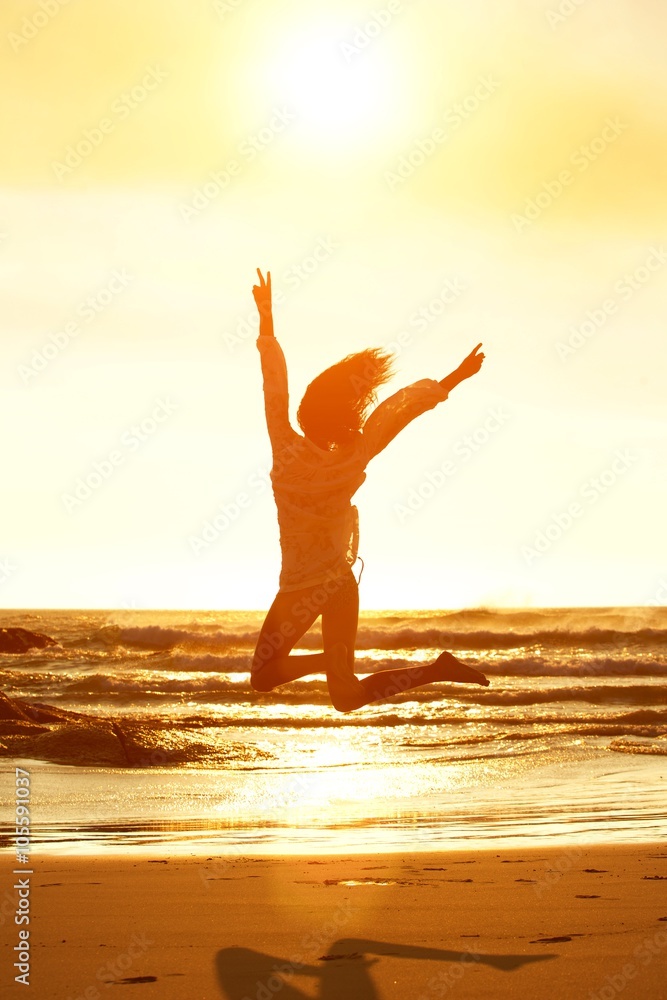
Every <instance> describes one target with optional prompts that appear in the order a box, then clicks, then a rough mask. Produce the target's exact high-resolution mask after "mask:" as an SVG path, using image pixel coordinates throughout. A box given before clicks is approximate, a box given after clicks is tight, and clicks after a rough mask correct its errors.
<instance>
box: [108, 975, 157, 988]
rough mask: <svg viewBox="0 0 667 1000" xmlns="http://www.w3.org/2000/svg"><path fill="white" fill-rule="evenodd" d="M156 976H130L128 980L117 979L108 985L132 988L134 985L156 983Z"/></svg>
mask: <svg viewBox="0 0 667 1000" xmlns="http://www.w3.org/2000/svg"><path fill="white" fill-rule="evenodd" d="M156 982H157V976H131V977H129V978H128V979H117V980H116V981H115V982H114V983H108V984H107V985H109V986H132V985H133V984H134V983H156Z"/></svg>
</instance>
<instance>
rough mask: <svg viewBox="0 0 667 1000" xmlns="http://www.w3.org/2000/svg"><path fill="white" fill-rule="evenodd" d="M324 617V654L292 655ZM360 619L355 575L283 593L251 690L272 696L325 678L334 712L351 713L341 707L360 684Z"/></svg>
mask: <svg viewBox="0 0 667 1000" xmlns="http://www.w3.org/2000/svg"><path fill="white" fill-rule="evenodd" d="M355 598H356V600H355ZM320 614H321V615H322V639H323V645H324V652H322V653H307V654H303V655H300V654H298V655H292V656H290V655H289V654H290V651H291V650H292V648H293V647H294V645H295V644H296V643H297V642H298V641H299V639H300V638H301V637H302V636H303V635H305V633H306V632H307V631H308V629H309V628H310V627H311V625H312V624H313V622H314V621H315V620H316V619H317V618H318V617H319V616H320ZM358 614H359V598H358V594H357V591H356V581H355V580H354V576H353V575H352V573H351V572H350V574H349V576H345V577H342V578H339V579H335V580H330V581H328V582H327V583H325V584H322V585H321V586H315V587H305V588H304V589H303V590H296V591H292V592H291V593H287V594H284V593H279V594H278V595H277V596H276V598H275V600H274V602H273V604H272V605H271V607H270V608H269V611H268V613H267V615H266V618H265V619H264V624H263V625H262V628H261V630H260V634H259V637H258V639H257V646H256V648H255V654H254V657H253V663H252V671H251V674H250V683H251V685H252V687H253V688H254V689H255V690H256V691H272V690H273V689H274V688H275V687H278V685H279V684H287V683H288V682H289V681H294V680H297V679H298V678H299V677H306V676H307V675H308V674H314V673H326V675H327V680H328V681H329V691H330V693H331V694H332V702H333V704H334V707H335V708H338V709H339V710H340V711H349V709H348V708H341V707H340V706H341V704H343V703H345V704H347V702H348V701H349V696H350V690H349V689H350V688H351V687H355V693H356V688H358V685H359V682H358V681H357V680H356V678H355V677H354V671H353V663H354V641H355V637H356V632H357V617H358ZM348 649H349V650H350V651H351V652H350V654H348ZM357 697H358V695H357ZM351 707H355V706H351Z"/></svg>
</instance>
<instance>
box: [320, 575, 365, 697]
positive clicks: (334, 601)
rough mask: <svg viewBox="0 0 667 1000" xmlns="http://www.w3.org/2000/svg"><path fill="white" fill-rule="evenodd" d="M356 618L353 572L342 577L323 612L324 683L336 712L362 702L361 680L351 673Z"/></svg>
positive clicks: (357, 600)
mask: <svg viewBox="0 0 667 1000" xmlns="http://www.w3.org/2000/svg"><path fill="white" fill-rule="evenodd" d="M358 621H359V591H358V589H357V582H356V580H355V579H354V576H353V575H352V574H350V576H349V577H347V578H344V579H343V581H341V584H340V587H339V590H338V591H337V592H334V593H333V594H332V595H331V599H330V600H329V602H328V604H327V606H326V607H325V609H324V611H323V612H322V643H323V646H324V651H325V653H329V655H330V657H331V659H330V662H329V667H328V669H327V683H328V685H329V695H330V697H331V704H332V705H333V707H334V708H335V709H336V710H337V711H339V712H351V711H352V710H353V709H355V708H359V707H360V706H361V705H363V704H365V694H364V690H363V688H362V686H361V683H360V681H359V680H358V679H357V678H356V677H355V676H354V646H355V643H356V641H357V624H358Z"/></svg>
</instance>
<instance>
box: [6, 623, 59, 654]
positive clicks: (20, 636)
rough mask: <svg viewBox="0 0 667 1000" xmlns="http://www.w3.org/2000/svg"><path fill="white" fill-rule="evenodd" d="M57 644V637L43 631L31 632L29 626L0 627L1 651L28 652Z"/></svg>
mask: <svg viewBox="0 0 667 1000" xmlns="http://www.w3.org/2000/svg"><path fill="white" fill-rule="evenodd" d="M57 645H59V644H58V643H57V642H56V640H55V639H52V638H51V636H50V635H44V633H43V632H31V631H30V630H29V629H27V628H0V653H26V652H27V651H28V650H29V649H45V648H46V647H47V646H57Z"/></svg>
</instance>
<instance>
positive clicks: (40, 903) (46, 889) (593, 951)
mask: <svg viewBox="0 0 667 1000" xmlns="http://www.w3.org/2000/svg"><path fill="white" fill-rule="evenodd" d="M167 857H168V856H166V855H164V854H158V853H156V854H155V855H152V856H151V857H150V859H149V858H148V857H146V856H145V855H136V854H135V855H131V854H125V855H122V856H121V855H115V856H103V857H102V858H96V857H92V856H90V855H88V856H75V855H69V856H45V855H35V856H34V858H33V865H34V866H33V869H32V871H33V873H34V874H33V875H32V876H30V889H31V894H30V912H31V922H30V953H31V963H30V986H31V990H30V991H26V988H25V986H22V985H19V984H15V983H14V982H13V976H14V971H13V970H12V969H11V963H12V962H13V961H14V960H15V955H16V953H15V952H13V950H12V949H13V946H14V945H15V944H17V943H18V930H19V928H18V927H16V925H15V924H14V921H13V909H14V906H15V895H16V890H14V889H12V884H13V882H12V879H13V878H14V876H12V874H11V871H12V869H13V862H14V858H13V856H12V855H10V854H4V856H3V885H2V891H1V892H0V897H1V898H2V899H3V900H4V903H3V906H2V914H3V916H2V917H1V918H0V921H1V923H2V928H3V934H2V944H3V947H2V955H3V961H2V980H3V981H2V983H1V984H0V991H1V992H2V993H3V995H4V996H7V997H13V996H16V997H26V996H28V997H29V996H33V997H39V1000H50V998H57V1000H68V998H71V1000H79V998H81V1000H83V998H85V1000H98V998H100V997H109V998H112V1000H113V998H115V997H118V998H119V1000H129V998H130V997H138V998H140V1000H150V998H151V997H153V998H159V1000H171V998H179V1000H223V998H226V1000H242V998H245V997H248V998H250V1000H272V998H273V997H280V998H281V1000H297V998H302V997H322V998H326V1000H339V998H340V1000H348V998H349V1000H371V998H377V1000H437V998H440V997H446V996H449V997H456V998H457V1000H466V998H472V997H475V998H481V997H484V998H488V1000H502V998H505V997H516V998H521V1000H551V998H554V1000H556V998H558V1000H579V998H582V1000H589V998H593V997H595V998H599V1000H613V998H614V997H616V996H622V997H623V998H624V1000H663V998H667V847H666V846H664V845H662V844H648V845H646V844H641V845H637V846H599V847H596V846H587V847H586V848H581V847H571V848H564V847H560V848H541V849H536V848H531V849H526V850H513V851H508V852H506V853H498V852H497V851H488V852H479V851H478V852H473V851H470V852H468V853H463V852H457V853H450V852H447V853H444V852H443V853H437V854H436V853H429V854H415V855H412V856H405V855H400V854H393V855H374V856H372V855H371V856H368V855H355V856H352V857H349V856H346V857H344V856H335V857H334V856H332V857H330V856H317V857H296V856H295V857H292V856H281V857H265V856H264V857H250V856H230V857H228V858H227V859H225V858H224V857H222V858H221V857H214V858H211V857H209V858H205V857H203V856H202V857H194V856H192V855H185V856H174V857H171V858H169V859H168V860H167ZM14 880H15V879H14ZM10 954H11V956H12V957H10Z"/></svg>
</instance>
